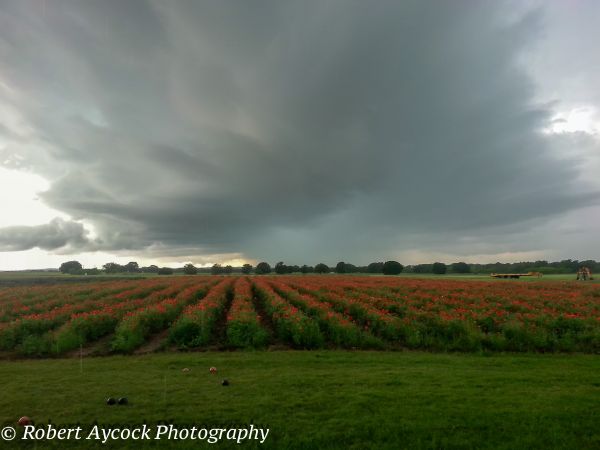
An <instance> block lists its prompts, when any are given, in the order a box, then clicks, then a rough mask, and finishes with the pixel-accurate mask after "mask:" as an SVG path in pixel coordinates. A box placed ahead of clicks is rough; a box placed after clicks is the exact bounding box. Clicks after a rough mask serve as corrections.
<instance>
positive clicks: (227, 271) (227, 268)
mask: <svg viewBox="0 0 600 450" xmlns="http://www.w3.org/2000/svg"><path fill="white" fill-rule="evenodd" d="M223 272H225V273H226V274H227V275H230V274H231V273H232V272H233V267H232V266H230V265H229V264H227V265H226V266H225V268H224V269H223Z"/></svg>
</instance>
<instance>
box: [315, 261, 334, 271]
mask: <svg viewBox="0 0 600 450" xmlns="http://www.w3.org/2000/svg"><path fill="white" fill-rule="evenodd" d="M329 272H331V269H329V266H328V265H327V264H324V263H319V264H317V265H316V266H315V273H329Z"/></svg>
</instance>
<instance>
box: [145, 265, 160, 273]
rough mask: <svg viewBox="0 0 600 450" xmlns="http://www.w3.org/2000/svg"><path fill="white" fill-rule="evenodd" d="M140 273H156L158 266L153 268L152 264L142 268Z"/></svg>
mask: <svg viewBox="0 0 600 450" xmlns="http://www.w3.org/2000/svg"><path fill="white" fill-rule="evenodd" d="M141 271H142V272H144V273H158V266H155V265H154V264H152V265H150V266H148V267H142V268H141Z"/></svg>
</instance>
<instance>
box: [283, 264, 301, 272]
mask: <svg viewBox="0 0 600 450" xmlns="http://www.w3.org/2000/svg"><path fill="white" fill-rule="evenodd" d="M286 268H287V273H298V272H300V266H297V265H293V266H286Z"/></svg>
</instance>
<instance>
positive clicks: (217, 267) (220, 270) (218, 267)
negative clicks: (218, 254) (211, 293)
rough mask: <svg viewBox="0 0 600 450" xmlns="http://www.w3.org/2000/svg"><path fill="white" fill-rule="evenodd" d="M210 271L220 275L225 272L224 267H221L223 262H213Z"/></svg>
mask: <svg viewBox="0 0 600 450" xmlns="http://www.w3.org/2000/svg"><path fill="white" fill-rule="evenodd" d="M210 273H211V274H213V275H220V274H222V273H223V267H221V264H213V266H212V267H211V268H210Z"/></svg>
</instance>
